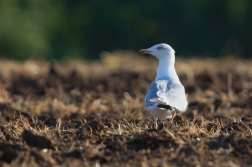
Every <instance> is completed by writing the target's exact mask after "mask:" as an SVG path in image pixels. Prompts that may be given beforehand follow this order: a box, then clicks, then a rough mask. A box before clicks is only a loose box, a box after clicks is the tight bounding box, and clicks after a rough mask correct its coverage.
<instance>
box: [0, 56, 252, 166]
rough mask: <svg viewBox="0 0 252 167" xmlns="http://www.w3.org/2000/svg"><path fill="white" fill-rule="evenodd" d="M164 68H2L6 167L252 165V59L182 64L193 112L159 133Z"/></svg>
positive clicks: (30, 64) (122, 62) (110, 59)
mask: <svg viewBox="0 0 252 167" xmlns="http://www.w3.org/2000/svg"><path fill="white" fill-rule="evenodd" d="M156 67H157V61H156V60H155V59H152V58H143V57H139V56H137V55H135V54H133V53H122V52H118V53H113V54H109V53H104V55H103V56H102V59H101V62H84V61H80V60H69V61H65V62H56V61H51V62H38V61H32V60H29V61H26V62H23V63H20V62H14V61H7V60H2V61H1V62H0V121H1V123H0V166H45V167H48V166H73V167H74V166H95V167H99V166H120V167H123V166H127V167H133V166H142V167H148V166H160V167H161V166H163V167H166V166H167V167H168V166H169V167H170V166H181V167H182V166H183V167H187V166H214V167H216V166H220V167H221V166H231V167H236V166H252V159H251V157H252V131H251V129H252V109H251V107H252V68H251V67H252V61H241V60H235V59H227V58H226V59H221V60H212V59H204V60H199V59H179V60H177V62H176V69H177V72H178V74H179V77H180V79H181V82H182V83H183V84H184V86H185V88H186V92H187V95H188V101H189V106H188V110H187V111H186V112H185V113H183V114H180V115H178V116H176V117H175V119H174V123H172V124H171V123H170V122H169V120H166V121H164V122H159V129H157V130H156V129H154V123H153V118H152V116H151V115H150V114H149V113H148V112H147V111H146V109H145V106H144V104H143V100H144V95H145V94H146V92H147V89H148V87H149V84H150V83H151V82H152V81H153V79H154V78H155V69H156Z"/></svg>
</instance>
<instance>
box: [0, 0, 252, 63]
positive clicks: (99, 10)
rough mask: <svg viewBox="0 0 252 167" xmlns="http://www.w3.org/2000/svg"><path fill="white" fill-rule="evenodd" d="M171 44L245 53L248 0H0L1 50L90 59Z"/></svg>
mask: <svg viewBox="0 0 252 167" xmlns="http://www.w3.org/2000/svg"><path fill="white" fill-rule="evenodd" d="M161 42H165V43H168V44H170V45H171V46H172V47H173V48H174V49H175V50H176V52H177V54H181V55H184V56H191V55H204V56H215V57H217V56H223V55H230V54H232V55H235V56H238V57H242V58H250V57H252V0H239V1H237V0H187V1H178V0H166V1H164V0H162V1H153V0H139V1H135V0H134V1H133V0H106V1H102V0H92V1H89V0H1V1H0V56H1V57H6V58H14V59H21V60H22V59H27V58H31V57H32V58H42V59H62V58H64V57H72V58H85V59H96V58H99V54H100V53H101V52H102V51H113V50H118V49H119V50H128V49H130V50H136V51H137V50H139V49H140V48H145V47H150V46H152V45H154V44H156V43H161Z"/></svg>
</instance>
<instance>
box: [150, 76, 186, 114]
mask: <svg viewBox="0 0 252 167" xmlns="http://www.w3.org/2000/svg"><path fill="white" fill-rule="evenodd" d="M155 99H156V101H155ZM158 104H162V105H169V106H171V107H174V108H176V109H177V110H179V111H180V112H183V111H185V110H186V107H187V100H186V95H185V88H184V86H183V85H182V84H181V83H177V82H175V83H174V82H173V81H172V80H170V79H160V80H157V81H154V82H153V83H152V84H151V85H150V88H149V91H148V93H147V94H146V96H145V105H146V107H147V108H148V107H150V106H155V105H158Z"/></svg>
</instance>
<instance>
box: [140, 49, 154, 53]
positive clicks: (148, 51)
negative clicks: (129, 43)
mask: <svg viewBox="0 0 252 167" xmlns="http://www.w3.org/2000/svg"><path fill="white" fill-rule="evenodd" d="M139 53H140V54H147V53H149V54H150V53H151V51H150V50H148V49H141V50H139Z"/></svg>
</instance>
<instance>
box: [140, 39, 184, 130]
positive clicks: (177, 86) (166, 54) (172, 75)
mask: <svg viewBox="0 0 252 167" xmlns="http://www.w3.org/2000/svg"><path fill="white" fill-rule="evenodd" d="M139 53H140V54H147V53H148V54H151V55H152V56H154V57H156V58H157V59H159V65H158V68H157V75H156V78H155V81H154V82H152V83H151V85H150V88H149V90H148V92H147V94H146V96H145V105H146V108H147V110H148V112H149V113H150V114H151V115H152V116H153V117H154V121H155V128H156V129H157V128H158V125H157V120H158V119H160V120H161V121H163V120H164V119H167V118H170V119H171V121H170V122H171V123H172V122H173V119H174V117H175V116H176V111H178V113H182V112H184V111H186V109H187V104H188V103H187V99H186V94H185V88H184V86H183V85H182V84H181V82H180V80H179V77H178V75H177V73H176V70H175V68H174V64H175V51H174V50H173V49H172V47H171V46H170V45H168V44H165V43H161V44H157V45H154V46H152V47H150V48H148V49H141V50H140V51H139Z"/></svg>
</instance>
